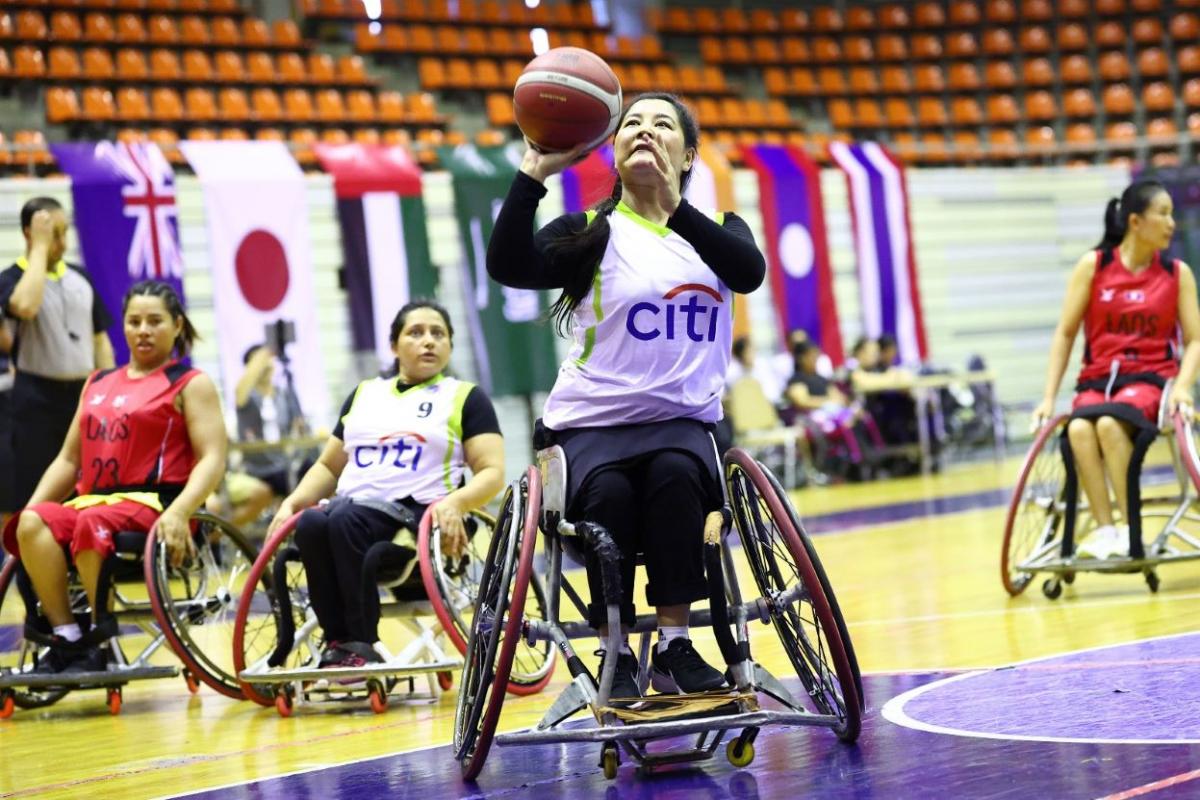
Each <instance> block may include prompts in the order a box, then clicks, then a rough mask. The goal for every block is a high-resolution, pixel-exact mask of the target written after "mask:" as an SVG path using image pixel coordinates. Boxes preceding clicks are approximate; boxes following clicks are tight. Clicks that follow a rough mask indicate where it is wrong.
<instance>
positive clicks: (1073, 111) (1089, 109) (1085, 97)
mask: <svg viewBox="0 0 1200 800" xmlns="http://www.w3.org/2000/svg"><path fill="white" fill-rule="evenodd" d="M1063 111H1064V112H1066V115H1067V116H1068V117H1069V118H1071V119H1079V118H1080V117H1092V116H1095V115H1096V99H1095V98H1094V97H1092V90H1091V89H1080V88H1076V89H1071V90H1070V91H1068V92H1066V94H1064V95H1063Z"/></svg>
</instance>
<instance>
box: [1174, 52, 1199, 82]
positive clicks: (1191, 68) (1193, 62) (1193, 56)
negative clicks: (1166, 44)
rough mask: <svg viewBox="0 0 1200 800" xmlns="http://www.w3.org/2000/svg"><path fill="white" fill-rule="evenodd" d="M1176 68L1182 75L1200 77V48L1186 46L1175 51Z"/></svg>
mask: <svg viewBox="0 0 1200 800" xmlns="http://www.w3.org/2000/svg"><path fill="white" fill-rule="evenodd" d="M1175 66H1176V67H1177V68H1178V69H1179V74H1180V75H1200V47H1198V46H1196V45H1186V46H1184V47H1180V48H1179V49H1177V50H1176V51H1175Z"/></svg>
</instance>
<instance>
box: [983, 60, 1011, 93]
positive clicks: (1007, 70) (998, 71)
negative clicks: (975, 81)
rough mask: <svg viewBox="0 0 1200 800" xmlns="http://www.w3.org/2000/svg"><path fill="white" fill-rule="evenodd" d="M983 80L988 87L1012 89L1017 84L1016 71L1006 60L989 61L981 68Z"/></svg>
mask: <svg viewBox="0 0 1200 800" xmlns="http://www.w3.org/2000/svg"><path fill="white" fill-rule="evenodd" d="M983 80H984V83H985V84H986V85H987V87H988V88H989V89H1012V88H1013V87H1014V86H1016V85H1017V71H1016V70H1014V69H1013V65H1012V64H1010V63H1009V62H1007V61H989V62H988V63H987V66H986V67H984V70H983Z"/></svg>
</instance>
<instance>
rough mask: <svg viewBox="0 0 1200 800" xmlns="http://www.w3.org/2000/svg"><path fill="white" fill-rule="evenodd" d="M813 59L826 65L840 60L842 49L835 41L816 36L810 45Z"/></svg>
mask: <svg viewBox="0 0 1200 800" xmlns="http://www.w3.org/2000/svg"><path fill="white" fill-rule="evenodd" d="M812 52H813V58H815V59H816V60H817V61H818V62H819V63H823V64H828V63H830V62H836V61H841V60H842V48H841V47H840V46H839V45H838V43H837V40H836V39H831V38H830V37H828V36H818V37H817V38H816V39H813V43H812Z"/></svg>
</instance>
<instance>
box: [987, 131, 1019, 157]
mask: <svg viewBox="0 0 1200 800" xmlns="http://www.w3.org/2000/svg"><path fill="white" fill-rule="evenodd" d="M1016 155H1017V133H1016V131H1013V130H1009V129H1008V128H991V129H990V130H989V131H988V157H989V158H992V159H995V160H998V161H999V160H1006V159H1010V158H1016Z"/></svg>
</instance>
